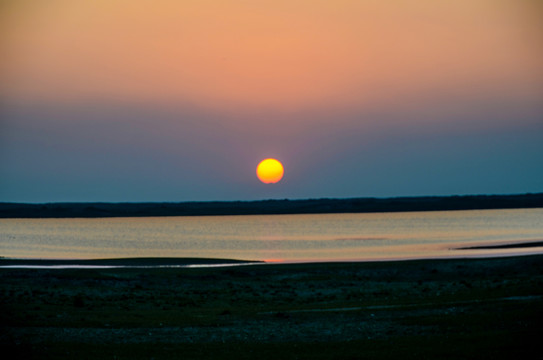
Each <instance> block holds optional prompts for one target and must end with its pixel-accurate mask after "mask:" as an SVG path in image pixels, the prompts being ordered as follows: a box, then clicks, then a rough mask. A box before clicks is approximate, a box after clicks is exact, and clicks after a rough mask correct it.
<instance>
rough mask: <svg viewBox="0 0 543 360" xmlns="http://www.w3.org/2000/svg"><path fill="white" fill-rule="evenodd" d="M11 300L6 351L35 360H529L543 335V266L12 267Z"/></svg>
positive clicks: (531, 259)
mask: <svg viewBox="0 0 543 360" xmlns="http://www.w3.org/2000/svg"><path fill="white" fill-rule="evenodd" d="M2 261H3V262H4V263H3V265H6V263H5V261H7V260H5V259H3V260H2ZM118 261H120V260H118ZM125 261H126V260H125ZM131 261H132V265H134V261H135V260H134V259H132V260H131ZM138 261H139V263H138V264H139V265H145V264H146V262H147V265H152V264H153V261H154V262H155V265H156V260H152V259H139V260H138ZM162 261H164V260H162ZM121 262H122V261H121ZM190 262H191V260H190V259H182V260H178V264H181V263H190ZM196 262H197V263H199V264H202V263H205V262H206V261H205V260H204V259H199V260H198V261H196ZM211 262H215V263H216V261H211ZM0 303H1V310H2V311H1V312H0V314H1V317H2V319H1V324H2V329H1V335H0V343H1V344H2V347H3V348H4V349H5V351H8V350H10V351H13V353H14V354H16V355H15V356H16V357H17V358H26V359H33V358H34V359H56V358H79V359H98V358H100V359H104V358H116V359H151V358H154V359H163V358H172V359H173V358H176V359H178V358H183V359H201V358H209V359H212V358H232V359H234V358H235V359H240V358H241V359H245V358H247V359H254V358H259V359H272V358H273V359H276V358H282V359H300V358H307V359H358V358H369V359H390V358H399V357H401V358H404V359H421V358H449V359H458V358H481V356H482V355H483V354H484V357H485V358H493V359H510V358H513V357H517V358H522V357H523V355H527V354H529V353H530V352H531V351H532V350H534V349H537V347H538V344H539V338H540V334H541V333H542V331H543V323H542V321H541V320H543V256H541V255H534V256H518V257H503V258H492V259H464V260H463V259H448V260H416V261H396V262H359V263H313V264H273V265H270V264H257V265H246V266H232V267H221V268H102V269H14V268H2V269H0ZM532 358H533V357H532Z"/></svg>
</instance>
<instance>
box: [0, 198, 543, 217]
mask: <svg viewBox="0 0 543 360" xmlns="http://www.w3.org/2000/svg"><path fill="white" fill-rule="evenodd" d="M542 207H543V193H535V194H517V195H463V196H423V197H394V198H349V199H328V198H326V199H305V200H288V199H284V200H257V201H203V202H146V203H98V202H96V203H91V202H88V203H75V202H74V203H41V204H27V203H9V202H2V203H0V218H101V217H159V216H212V215H215V216H216V215H279V214H325V213H378V212H409V211H447V210H488V209H519V208H542Z"/></svg>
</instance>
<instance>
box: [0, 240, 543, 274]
mask: <svg viewBox="0 0 543 360" xmlns="http://www.w3.org/2000/svg"><path fill="white" fill-rule="evenodd" d="M538 247H543V241H535V242H519V243H507V244H495V245H480V246H469V247H459V248H451V249H450V250H452V251H456V250H463V251H469V250H514V249H529V248H538ZM537 255H543V249H539V250H531V251H524V252H499V253H492V252H490V253H484V254H481V253H472V254H469V253H466V252H464V253H462V254H459V253H456V254H454V253H451V254H450V255H443V256H430V257H424V256H420V257H417V256H415V257H405V258H386V257H384V258H378V259H376V258H366V259H364V258H358V259H357V258H353V259H339V260H338V259H320V260H315V259H299V260H273V261H266V260H242V259H223V258H184V257H180V258H176V257H127V258H104V259H41V258H10V257H0V269H9V268H11V269H23V268H26V269H106V268H107V269H152V268H197V267H200V268H225V267H233V266H251V265H274V266H277V265H289V264H315V265H318V264H336V263H337V264H349V263H354V264H356V263H395V262H406V261H432V260H463V259H465V260H469V259H491V258H506V257H521V256H537Z"/></svg>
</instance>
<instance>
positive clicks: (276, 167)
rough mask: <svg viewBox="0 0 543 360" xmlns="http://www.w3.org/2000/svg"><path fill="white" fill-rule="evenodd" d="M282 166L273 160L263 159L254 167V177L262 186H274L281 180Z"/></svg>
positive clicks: (283, 170) (283, 171)
mask: <svg viewBox="0 0 543 360" xmlns="http://www.w3.org/2000/svg"><path fill="white" fill-rule="evenodd" d="M284 173H285V169H283V164H281V163H280V162H279V161H278V160H275V159H264V160H262V161H261V162H260V163H259V164H258V166H257V167H256V176H258V179H259V180H260V181H262V182H263V183H264V184H275V183H276V182H278V181H280V180H281V179H282V178H283V174H284Z"/></svg>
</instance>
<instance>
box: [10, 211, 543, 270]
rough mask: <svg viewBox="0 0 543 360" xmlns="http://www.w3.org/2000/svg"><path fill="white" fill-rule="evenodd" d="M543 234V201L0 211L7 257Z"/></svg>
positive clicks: (290, 256) (392, 244)
mask: <svg viewBox="0 0 543 360" xmlns="http://www.w3.org/2000/svg"><path fill="white" fill-rule="evenodd" d="M542 240H543V209H514V210H481V211H479V210H474V211H439V212H408V213H378V214H318V215H262V216H260V215H257V216H255V215H252V216H198V217H149V218H101V219H1V220H0V256H4V257H17V258H47V259H83V258H93V259H94V258H112V257H209V258H230V259H245V260H267V261H273V260H277V261H329V260H339V261H341V260H343V261H345V260H381V259H408V258H426V257H445V256H472V255H477V256H480V255H497V254H504V253H531V252H537V251H538V250H539V251H540V252H543V248H538V249H536V250H535V251H534V249H533V248H531V249H513V250H512V249H507V250H454V248H457V247H464V246H473V245H489V244H504V243H512V242H528V241H542Z"/></svg>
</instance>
